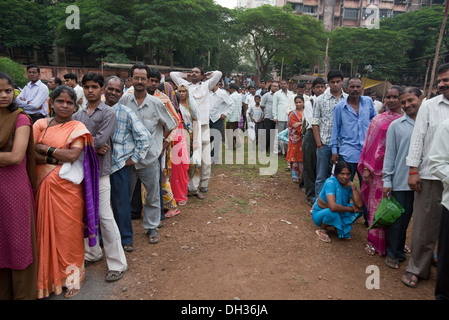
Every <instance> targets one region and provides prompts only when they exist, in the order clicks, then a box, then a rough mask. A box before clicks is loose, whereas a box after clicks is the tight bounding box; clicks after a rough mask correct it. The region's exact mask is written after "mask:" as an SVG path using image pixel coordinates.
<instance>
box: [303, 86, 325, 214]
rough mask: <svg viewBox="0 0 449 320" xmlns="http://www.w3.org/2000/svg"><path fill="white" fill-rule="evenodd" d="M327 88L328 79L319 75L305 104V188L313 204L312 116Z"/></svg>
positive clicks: (314, 151)
mask: <svg viewBox="0 0 449 320" xmlns="http://www.w3.org/2000/svg"><path fill="white" fill-rule="evenodd" d="M324 90H326V81H325V80H324V79H323V78H321V77H318V78H316V79H315V80H313V82H312V91H313V96H312V97H311V98H310V99H309V100H308V101H307V102H306V103H305V105H304V123H303V132H304V136H303V138H302V152H303V166H304V167H303V174H302V178H303V181H304V189H305V193H306V202H307V204H308V205H310V206H312V205H313V203H314V202H315V199H316V195H315V180H316V141H315V137H314V136H313V130H312V118H313V105H314V102H315V100H316V98H317V97H319V96H320V95H322V94H323V93H324Z"/></svg>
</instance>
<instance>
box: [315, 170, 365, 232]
mask: <svg viewBox="0 0 449 320" xmlns="http://www.w3.org/2000/svg"><path fill="white" fill-rule="evenodd" d="M330 194H332V195H334V196H335V201H336V202H337V204H339V205H341V206H345V207H350V206H352V205H353V204H352V203H350V201H351V197H352V189H351V187H349V186H346V188H344V187H343V186H342V185H341V184H340V182H339V181H338V179H337V178H336V177H335V176H331V177H330V178H328V179H327V180H326V181H325V182H324V185H323V188H322V189H321V192H320V196H319V197H317V198H316V200H315V203H314V204H313V211H312V219H313V222H314V223H315V224H316V225H317V226H318V227H321V225H322V224H323V223H324V224H326V225H328V226H334V227H335V229H336V230H337V233H338V237H339V238H349V237H351V235H350V233H349V232H350V231H351V229H352V225H353V224H354V221H355V220H357V218H358V217H359V216H360V214H359V213H355V212H333V211H331V210H330V209H329V208H326V209H323V208H321V207H320V206H318V198H321V200H323V201H324V202H325V203H326V204H327V196H328V195H330Z"/></svg>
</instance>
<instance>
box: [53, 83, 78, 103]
mask: <svg viewBox="0 0 449 320" xmlns="http://www.w3.org/2000/svg"><path fill="white" fill-rule="evenodd" d="M63 92H67V93H68V94H69V96H70V98H72V99H73V101H74V102H75V103H76V93H75V90H73V89H72V88H71V87H69V86H66V85H61V86H58V87H56V89H55V90H53V92H52V93H51V96H50V101H54V100H55V99H56V98H57V97H59V96H60V95H61V93H63Z"/></svg>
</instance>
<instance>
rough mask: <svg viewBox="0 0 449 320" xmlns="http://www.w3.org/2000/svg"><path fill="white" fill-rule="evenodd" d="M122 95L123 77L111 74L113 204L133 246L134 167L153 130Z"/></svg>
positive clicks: (108, 95)
mask: <svg viewBox="0 0 449 320" xmlns="http://www.w3.org/2000/svg"><path fill="white" fill-rule="evenodd" d="M122 95H123V81H122V80H121V79H120V78H119V77H117V76H111V77H109V78H108V79H106V82H105V90H104V96H105V100H106V101H105V103H106V105H108V106H110V107H112V108H113V109H114V111H115V114H116V117H117V129H116V130H115V133H114V135H113V137H112V144H113V153H112V168H111V171H112V172H111V175H110V179H111V205H112V210H113V212H114V218H115V221H116V222H117V225H118V228H119V231H120V236H121V239H122V245H123V249H124V250H125V251H127V252H131V251H133V250H134V246H133V230H132V223H131V202H130V198H131V194H130V192H131V185H130V183H131V180H130V179H131V169H130V168H131V167H132V166H133V165H134V164H136V163H137V162H139V161H140V160H142V159H145V157H146V155H147V152H148V149H149V148H150V133H149V132H148V130H147V128H145V126H144V125H143V123H142V122H141V121H140V119H139V118H138V117H137V115H136V114H135V113H134V111H132V110H131V109H130V108H128V107H127V106H125V105H122V104H121V103H120V102H119V100H120V98H121V97H122Z"/></svg>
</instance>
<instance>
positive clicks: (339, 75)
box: [327, 69, 344, 81]
mask: <svg viewBox="0 0 449 320" xmlns="http://www.w3.org/2000/svg"><path fill="white" fill-rule="evenodd" d="M333 78H341V80H343V79H344V76H343V72H341V71H340V70H338V69H333V70H331V71H329V72H328V73H327V81H330V80H331V79H333Z"/></svg>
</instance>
